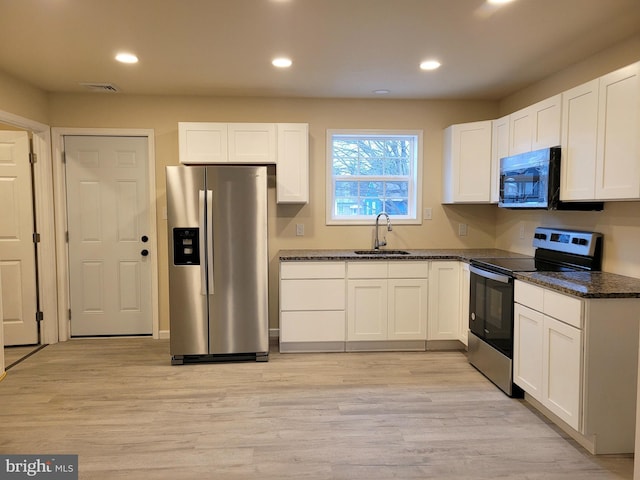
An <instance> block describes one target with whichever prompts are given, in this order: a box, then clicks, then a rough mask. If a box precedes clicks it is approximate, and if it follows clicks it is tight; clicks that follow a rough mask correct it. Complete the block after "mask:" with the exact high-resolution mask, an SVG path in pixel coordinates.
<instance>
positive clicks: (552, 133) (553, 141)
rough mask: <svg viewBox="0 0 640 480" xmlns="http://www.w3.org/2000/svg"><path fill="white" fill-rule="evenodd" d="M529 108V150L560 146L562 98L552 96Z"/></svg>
mask: <svg viewBox="0 0 640 480" xmlns="http://www.w3.org/2000/svg"><path fill="white" fill-rule="evenodd" d="M529 108H530V109H531V115H532V122H531V126H532V128H533V130H532V132H531V150H539V149H540V148H547V147H556V146H558V145H560V131H561V128H560V119H561V115H560V112H561V109H562V96H561V95H554V96H553V97H550V98H547V99H545V100H543V101H541V102H538V103H536V104H534V105H532V106H531V107H529Z"/></svg>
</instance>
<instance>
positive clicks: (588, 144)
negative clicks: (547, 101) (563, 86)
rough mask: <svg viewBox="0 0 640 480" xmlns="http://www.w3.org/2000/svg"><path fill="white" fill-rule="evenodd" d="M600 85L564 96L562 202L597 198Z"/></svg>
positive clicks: (581, 87)
mask: <svg viewBox="0 0 640 480" xmlns="http://www.w3.org/2000/svg"><path fill="white" fill-rule="evenodd" d="M598 85H599V81H598V80H597V79H596V80H593V81H591V82H588V83H585V84H584V85H580V86H578V87H575V88H572V89H571V90H568V91H566V92H564V93H563V94H562V143H561V145H562V168H561V169H560V199H561V200H593V199H595V198H596V197H595V184H596V140H597V131H598Z"/></svg>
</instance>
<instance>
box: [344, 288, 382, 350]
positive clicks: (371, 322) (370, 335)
mask: <svg viewBox="0 0 640 480" xmlns="http://www.w3.org/2000/svg"><path fill="white" fill-rule="evenodd" d="M387 311H388V309H387V280H382V279H366V280H349V281H348V282H347V340H386V339H387Z"/></svg>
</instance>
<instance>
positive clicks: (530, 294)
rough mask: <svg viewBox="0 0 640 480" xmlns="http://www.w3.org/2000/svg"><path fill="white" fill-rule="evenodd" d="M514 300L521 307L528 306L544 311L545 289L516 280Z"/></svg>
mask: <svg viewBox="0 0 640 480" xmlns="http://www.w3.org/2000/svg"><path fill="white" fill-rule="evenodd" d="M513 298H514V300H515V301H516V302H518V303H520V304H521V305H526V306H527V307H529V308H533V309H534V310H537V311H539V312H542V311H543V307H544V300H543V298H544V289H542V288H540V287H536V286H535V285H531V284H530V283H526V282H521V281H519V280H516V282H515V288H514V293H513Z"/></svg>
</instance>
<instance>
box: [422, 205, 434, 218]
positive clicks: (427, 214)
mask: <svg viewBox="0 0 640 480" xmlns="http://www.w3.org/2000/svg"><path fill="white" fill-rule="evenodd" d="M432 214H433V212H432V210H431V207H428V208H425V209H424V214H423V216H422V218H424V219H425V220H431V218H432Z"/></svg>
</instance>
